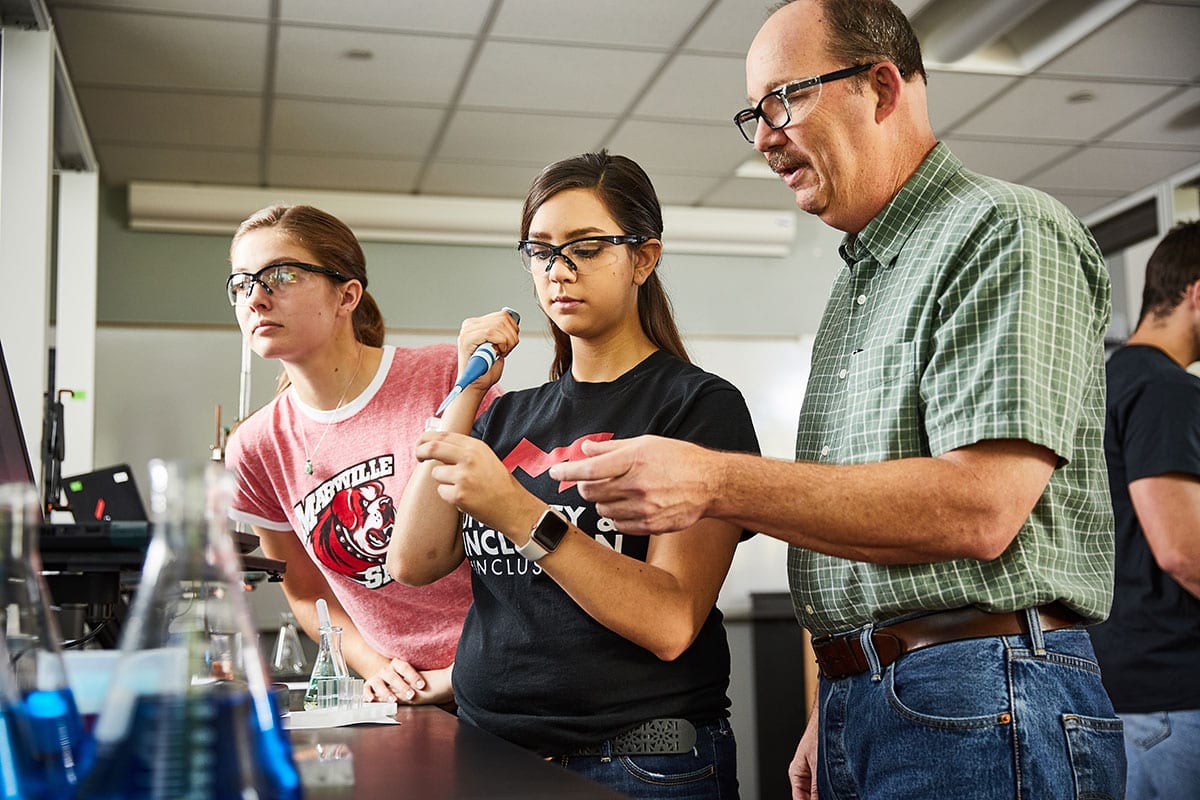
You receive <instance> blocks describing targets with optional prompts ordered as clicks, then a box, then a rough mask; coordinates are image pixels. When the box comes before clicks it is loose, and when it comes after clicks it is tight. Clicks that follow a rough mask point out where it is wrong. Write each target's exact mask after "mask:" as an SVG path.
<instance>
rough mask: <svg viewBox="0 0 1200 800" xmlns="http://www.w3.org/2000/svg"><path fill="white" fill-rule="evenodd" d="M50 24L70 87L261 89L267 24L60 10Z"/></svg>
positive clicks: (254, 90)
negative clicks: (61, 51) (59, 44)
mask: <svg viewBox="0 0 1200 800" xmlns="http://www.w3.org/2000/svg"><path fill="white" fill-rule="evenodd" d="M56 19H57V27H58V33H59V37H60V40H61V41H62V42H63V43H64V44H63V48H64V50H65V52H66V53H67V66H68V68H69V69H70V71H71V78H72V80H73V81H74V83H75V85H76V86H86V85H96V84H107V85H121V86H156V87H157V86H161V87H170V88H176V89H224V90H238V91H250V92H257V91H261V90H262V87H263V67H264V63H265V59H264V57H263V54H264V53H265V52H266V44H267V26H266V25H265V24H262V23H254V22H230V21H226V20H212V19H197V18H183V17H167V16H158V15H153V14H126V13H122V12H110V11H91V10H85V9H65V8H64V9H60V10H59V12H58V14H57V16H56Z"/></svg>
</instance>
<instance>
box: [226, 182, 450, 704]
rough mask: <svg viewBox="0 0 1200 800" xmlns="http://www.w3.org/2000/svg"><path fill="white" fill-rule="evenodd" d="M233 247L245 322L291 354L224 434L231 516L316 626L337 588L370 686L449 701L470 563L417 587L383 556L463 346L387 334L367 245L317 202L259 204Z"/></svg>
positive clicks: (349, 656) (389, 696)
mask: <svg viewBox="0 0 1200 800" xmlns="http://www.w3.org/2000/svg"><path fill="white" fill-rule="evenodd" d="M230 262H231V264H232V274H231V275H230V276H229V278H228V283H227V288H228V293H229V302H230V304H232V305H233V307H234V309H235V313H236V315H237V320H238V324H239V326H240V327H241V330H242V334H243V335H244V336H245V337H246V339H247V341H248V342H249V343H250V347H251V348H252V349H253V350H254V352H255V353H257V354H258V355H259V356H261V357H263V358H271V359H278V360H279V361H280V362H281V364H282V365H283V374H282V375H281V378H280V390H279V392H278V394H277V395H276V397H275V399H274V400H272V401H271V402H270V403H269V404H268V405H266V406H265V407H263V408H262V409H260V410H259V411H257V412H255V413H254V414H252V415H251V416H250V417H248V418H247V419H246V420H245V421H244V422H243V423H242V424H241V425H240V426H239V427H238V429H237V431H236V433H235V435H234V436H232V437H231V439H230V442H229V446H228V448H227V451H226V464H227V465H228V466H229V468H230V469H231V470H233V471H234V473H235V474H236V475H237V479H238V480H237V483H238V488H237V494H236V496H235V499H234V503H233V511H232V516H233V518H234V519H236V520H238V521H240V522H244V523H247V524H249V525H250V526H252V528H253V530H254V532H255V533H257V534H258V536H259V538H260V541H261V543H262V548H263V552H264V553H265V554H266V555H267V556H269V557H270V558H276V559H280V560H283V561H286V562H287V571H286V573H285V575H284V580H283V590H284V594H285V595H286V597H287V600H288V604H289V605H290V606H291V608H292V611H293V612H294V613H295V615H296V618H297V619H298V620H299V622H300V624H301V625H302V627H303V628H304V629H305V631H307V632H308V634H309V635H310V636H313V637H314V638H316V636H317V628H318V623H317V615H316V601H317V599H319V598H324V599H325V600H326V601H327V602H328V603H329V611H330V616H331V618H332V621H333V624H334V625H340V626H341V627H342V629H343V635H342V649H343V652H344V653H345V656H346V662H347V664H348V665H349V666H350V667H351V668H352V669H353V670H355V671H356V672H358V673H359V674H360V675H362V676H363V677H364V678H365V679H366V694H367V697H368V699H378V700H399V701H401V702H409V703H443V702H449V701H450V700H451V699H452V697H453V694H452V691H451V688H450V670H451V667H452V666H453V661H454V652H455V648H456V647H457V644H458V638H459V635H460V632H461V629H462V622H463V617H464V616H465V614H466V610H467V607H468V606H469V605H470V602H471V588H470V577H469V568H468V567H467V566H466V565H465V564H464V565H463V567H462V568H461V569H459V570H456V571H455V572H453V573H451V574H450V575H447V576H446V577H445V578H444V579H442V580H440V581H438V582H436V583H435V584H433V585H431V586H429V587H423V588H420V589H414V588H412V587H408V586H402V585H401V584H399V583H397V582H395V581H393V580H392V579H391V576H390V575H388V573H387V570H386V569H385V568H384V560H385V557H386V554H387V545H388V541H389V540H390V538H391V535H392V524H393V520H394V516H395V511H394V509H395V501H398V500H399V498H400V496H401V495H402V494H403V491H404V486H405V484H406V483H407V482H408V478H409V475H410V474H411V472H412V469H413V467H414V466H415V464H416V460H415V457H414V454H413V447H414V443H415V441H416V439H417V438H418V436H419V435H420V432H421V431H422V429H423V427H424V422H425V419H426V418H427V417H428V416H429V414H430V412H431V410H432V409H433V408H435V407H436V406H437V404H438V402H439V401H440V400H441V399H442V398H443V397H444V396H445V395H446V393H447V392H448V391H449V389H450V387H451V386H452V385H453V383H454V379H455V374H456V369H457V349H456V348H455V347H454V346H453V345H450V344H446V345H435V346H432V347H424V348H416V349H408V348H397V347H391V346H384V344H383V336H384V325H383V317H382V315H381V314H380V311H379V307H378V305H377V304H376V303H375V301H374V299H373V298H372V297H371V295H370V294H369V293H367V291H366V286H367V275H366V263H365V258H364V256H363V252H362V248H361V247H360V246H359V243H358V241H357V239H356V238H355V236H354V234H353V232H351V230H350V229H349V228H348V227H346V225H345V224H343V223H342V222H341V221H340V220H338V219H337V218H335V217H333V216H332V215H330V214H327V213H325V212H323V211H320V210H319V209H316V208H312V207H310V206H290V207H288V206H273V207H270V208H265V209H262V210H261V211H258V212H256V213H255V214H253V215H251V216H250V217H249V218H248V219H246V220H245V221H244V222H243V223H242V224H241V225H240V226H239V227H238V230H237V232H236V233H235V234H234V237H233V242H232V245H231V247H230Z"/></svg>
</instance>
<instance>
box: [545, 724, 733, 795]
mask: <svg viewBox="0 0 1200 800" xmlns="http://www.w3.org/2000/svg"><path fill="white" fill-rule="evenodd" d="M557 761H558V763H560V764H562V765H563V766H564V767H566V768H567V769H569V770H572V771H573V772H578V773H579V774H580V775H582V776H583V777H585V778H587V779H589V780H592V781H595V782H596V783H603V784H604V785H605V786H608V787H610V788H612V789H616V790H617V791H618V792H624V793H625V794H627V795H629V796H630V797H634V798H639V800H640V798H646V800H660V799H661V800H737V797H738V782H737V742H736V741H734V738H733V728H732V727H730V725H729V720H727V719H722V720H717V721H716V722H713V723H710V724H708V725H697V726H696V746H695V747H694V748H692V751H691V752H690V753H679V754H677V755H661V756H615V755H607V756H605V755H600V756H564V757H563V758H559V759H557Z"/></svg>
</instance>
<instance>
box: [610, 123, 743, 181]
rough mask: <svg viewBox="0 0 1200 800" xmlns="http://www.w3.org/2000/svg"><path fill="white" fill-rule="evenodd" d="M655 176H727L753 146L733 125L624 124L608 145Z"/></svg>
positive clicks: (613, 150)
mask: <svg viewBox="0 0 1200 800" xmlns="http://www.w3.org/2000/svg"><path fill="white" fill-rule="evenodd" d="M607 147H608V149H609V150H611V151H612V152H614V153H620V154H622V155H626V156H629V157H630V158H632V159H633V160H634V161H637V162H638V163H639V164H641V165H642V168H643V169H645V170H646V171H647V172H649V173H650V175H651V177H653V176H654V171H655V170H670V171H677V172H682V173H685V174H687V173H690V174H693V175H713V176H715V177H721V178H723V177H725V176H726V175H729V174H731V173H732V172H733V170H734V169H735V168H736V167H737V165H738V164H740V163H742V162H743V161H745V160H746V154H747V152H748V150H749V147H750V146H749V145H748V144H746V140H745V139H743V138H742V137H741V136H739V135H738V132H737V130H736V129H734V127H733V126H732V125H686V124H684V123H677V122H641V121H637V120H634V121H632V122H627V123H625V124H624V125H622V126H621V127H620V128H619V129H618V130H617V133H616V136H614V137H613V138H612V141H610V142H609V143H608V144H607Z"/></svg>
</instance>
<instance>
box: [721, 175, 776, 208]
mask: <svg viewBox="0 0 1200 800" xmlns="http://www.w3.org/2000/svg"><path fill="white" fill-rule="evenodd" d="M704 205H706V206H713V207H720V208H762V209H775V210H779V211H783V210H791V209H794V208H796V195H795V194H794V193H793V192H792V191H791V190H790V189H788V188H787V186H785V185H784V183H783V181H781V180H779V179H778V178H776V179H775V180H765V179H763V178H730V179H729V180H727V181H725V182H724V183H722V184H721V185H720V187H718V188H717V190H716V191H714V192H712V193H711V194H709V195H708V197H706V198H705V200H704Z"/></svg>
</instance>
